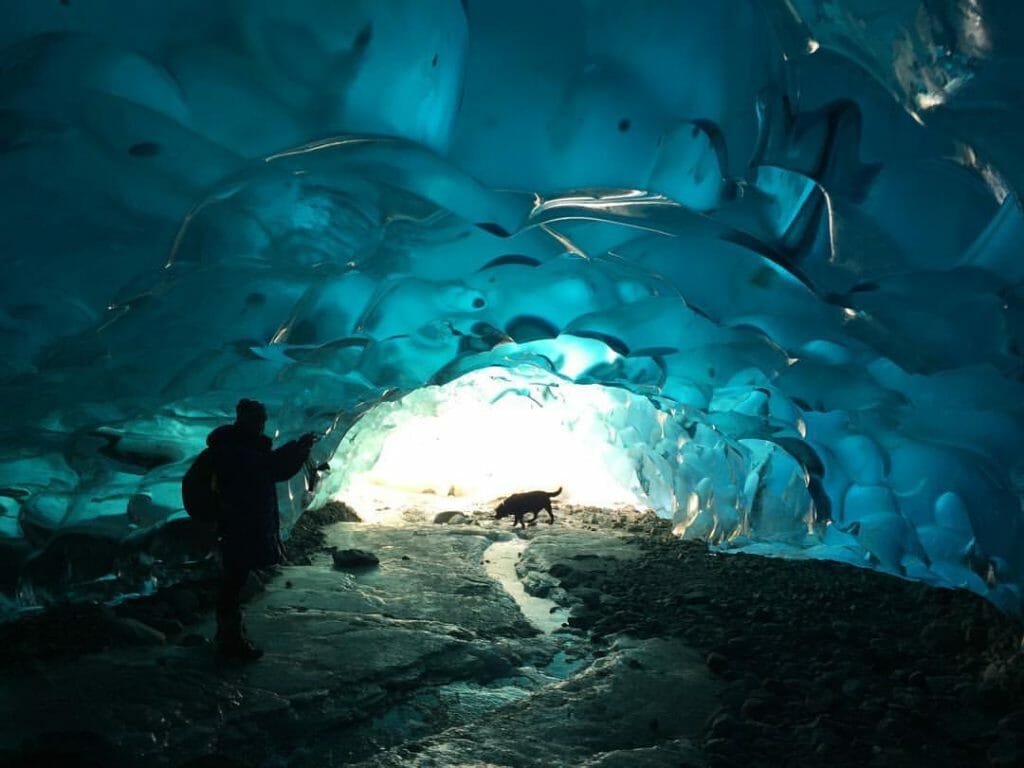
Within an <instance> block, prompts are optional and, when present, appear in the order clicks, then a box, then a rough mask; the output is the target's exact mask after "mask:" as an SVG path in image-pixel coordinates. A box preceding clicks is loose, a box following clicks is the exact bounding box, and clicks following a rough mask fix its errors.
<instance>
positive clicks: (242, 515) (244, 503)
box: [206, 424, 309, 568]
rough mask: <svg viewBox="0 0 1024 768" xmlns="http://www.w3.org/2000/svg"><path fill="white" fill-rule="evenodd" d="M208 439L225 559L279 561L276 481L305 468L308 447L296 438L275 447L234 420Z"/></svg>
mask: <svg viewBox="0 0 1024 768" xmlns="http://www.w3.org/2000/svg"><path fill="white" fill-rule="evenodd" d="M206 444H207V446H209V448H210V450H211V452H212V453H213V465H214V475H215V477H216V483H217V490H218V491H219V493H220V502H221V519H220V536H221V551H222V553H223V555H224V560H225V562H230V563H232V564H233V565H236V566H239V567H244V568H265V567H267V566H270V565H275V564H277V563H280V562H281V561H282V560H283V559H284V548H283V546H282V545H281V534H280V522H281V518H280V512H279V510H278V506H277V489H276V488H275V483H280V482H284V481H285V480H287V479H289V478H290V477H292V476H293V475H294V474H295V473H296V472H298V471H299V470H300V469H302V464H303V462H305V460H306V458H307V457H308V456H309V449H308V448H306V447H304V446H302V445H300V444H299V443H298V441H295V440H292V441H291V442H288V443H285V444H284V445H282V446H281V447H280V448H277V449H273V448H272V445H273V443H272V441H271V439H270V438H269V437H267V436H266V435H252V434H250V433H247V432H245V431H244V430H242V429H240V428H239V427H238V426H237V425H235V424H226V425H224V426H222V427H217V429H215V430H213V432H211V433H210V434H209V436H208V437H207V438H206Z"/></svg>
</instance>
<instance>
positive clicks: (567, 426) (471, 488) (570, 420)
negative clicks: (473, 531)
mask: <svg viewBox="0 0 1024 768" xmlns="http://www.w3.org/2000/svg"><path fill="white" fill-rule="evenodd" d="M634 397H636V396H635V395H632V394H631V393H629V392H626V391H624V390H619V389H612V388H609V387H603V386H599V385H579V384H573V383H572V382H568V381H565V380H562V379H559V378H557V377H555V376H552V375H551V374H549V373H547V372H544V371H540V370H538V369H534V368H524V369H517V370H510V369H505V368H487V369H483V370H479V371H474V372H472V373H469V374H466V375H465V376H462V377H461V378H459V379H457V380H455V381H453V382H450V383H448V384H445V385H443V386H429V387H424V388H422V389H418V390H416V391H414V392H411V393H410V394H408V395H406V396H405V397H403V398H402V399H401V400H400V401H398V402H395V403H382V404H380V405H378V406H376V407H375V408H373V409H372V410H370V411H368V412H367V413H366V414H365V415H364V416H363V417H362V418H361V419H360V420H359V421H358V422H357V423H356V424H355V425H354V426H353V428H352V429H351V430H350V431H349V433H348V435H346V437H345V440H344V441H343V442H342V444H341V445H340V446H339V449H338V451H337V452H336V453H335V456H334V458H333V459H332V461H331V464H332V470H333V472H332V474H333V475H334V476H335V478H337V479H339V480H340V486H339V487H338V488H337V489H335V490H334V491H333V493H332V496H333V497H334V498H337V499H340V500H342V501H345V502H346V503H348V504H350V505H351V506H352V507H353V508H354V509H355V510H356V511H357V512H358V513H359V514H360V516H361V517H362V518H363V519H364V520H365V521H367V522H396V521H397V519H398V518H400V517H401V515H402V513H403V512H406V511H408V510H422V511H423V512H424V513H425V514H426V515H433V514H436V513H437V512H439V511H447V510H457V511H472V510H478V509H491V508H492V507H493V504H494V503H495V502H496V501H497V500H500V499H501V498H503V497H505V496H507V495H508V494H511V493H515V492H517V491H530V490H538V489H543V490H547V491H554V490H556V489H557V488H559V487H561V488H562V493H561V494H559V496H558V497H557V498H556V499H555V502H554V503H555V505H556V517H557V505H559V504H573V505H581V506H594V507H602V508H620V507H625V506H628V507H633V508H636V509H643V508H646V507H647V506H648V505H647V503H646V501H645V496H644V494H643V491H642V490H641V489H640V486H639V482H638V481H637V477H636V471H635V468H634V462H633V461H632V460H631V459H630V457H629V453H628V447H627V446H624V445H623V444H622V442H621V440H619V439H616V438H617V432H616V430H615V429H614V428H613V427H611V426H610V424H609V422H610V421H612V420H613V418H614V415H615V413H616V411H618V412H619V413H620V414H621V412H622V411H623V410H624V409H625V408H626V407H627V406H628V404H629V403H630V401H631V399H632V398H634ZM543 519H544V520H546V519H547V518H546V515H544V517H543Z"/></svg>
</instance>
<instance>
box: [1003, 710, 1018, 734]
mask: <svg viewBox="0 0 1024 768" xmlns="http://www.w3.org/2000/svg"><path fill="white" fill-rule="evenodd" d="M999 728H1000V730H1003V731H1013V732H1014V733H1021V734H1024V710H1021V709H1018V710H1017V711H1015V712H1011V713H1010V714H1008V715H1007V716H1006V717H1004V718H1003V719H1002V720H1000V721H999Z"/></svg>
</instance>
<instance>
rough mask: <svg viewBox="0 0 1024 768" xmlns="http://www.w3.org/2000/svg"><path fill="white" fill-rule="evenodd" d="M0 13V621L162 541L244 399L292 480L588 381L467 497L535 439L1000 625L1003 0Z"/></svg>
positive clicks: (1013, 209) (1018, 313) (395, 454)
mask: <svg viewBox="0 0 1024 768" xmlns="http://www.w3.org/2000/svg"><path fill="white" fill-rule="evenodd" d="M0 11H2V12H3V18H4V19H5V24H4V26H3V29H0V179H2V184H3V192H4V194H3V198H2V205H0V226H2V229H3V232H4V242H5V247H4V249H3V253H2V255H0V259H2V260H3V266H4V276H5V279H4V280H3V281H2V284H0V344H2V347H0V351H2V354H0V393H2V394H0V397H2V403H3V406H4V416H5V417H4V423H3V437H4V440H3V441H2V446H3V447H2V448H0V610H3V611H4V612H6V611H7V610H8V609H14V608H17V607H32V606H36V605H39V604H43V603H46V602H49V601H53V600H58V599H62V598H63V597H65V596H69V595H70V596H72V597H100V598H104V599H116V598H118V597H119V596H123V595H125V594H130V593H134V592H139V591H146V590H150V589H154V588H158V587H159V586H160V584H162V583H165V582H166V581H172V580H174V579H177V578H180V577H181V575H182V574H183V573H184V572H186V571H187V570H189V569H191V568H195V567H200V566H201V561H202V554H203V547H202V542H198V541H195V540H194V539H193V538H191V537H190V535H189V533H188V529H187V526H184V525H182V520H181V517H182V514H183V513H182V511H181V510H180V503H179V500H178V496H177V483H178V480H179V479H180V477H181V475H182V474H183V472H184V469H185V467H186V466H187V465H188V462H189V460H190V458H191V457H192V456H193V455H194V454H195V453H196V452H197V451H198V450H199V448H200V447H201V445H202V441H203V438H204V436H205V434H206V433H207V431H208V430H209V429H211V428H212V427H213V426H215V425H216V424H218V423H220V422H223V421H224V420H227V419H229V418H230V417H231V411H232V407H233V404H234V402H235V401H236V400H237V399H238V398H239V397H242V396H250V397H259V398H261V399H263V400H265V401H266V402H267V403H268V404H269V406H270V409H271V414H272V424H271V429H272V430H274V431H275V433H276V434H277V435H278V436H279V437H280V438H281V439H286V438H288V437H291V436H294V435H296V434H298V433H300V432H302V431H304V430H307V429H316V430H320V431H322V432H324V433H325V435H326V439H325V440H324V441H322V442H321V443H320V444H319V445H318V448H317V451H318V459H319V460H321V461H326V460H329V459H330V460H332V462H333V465H334V469H332V472H331V474H330V475H328V476H327V477H328V478H331V479H330V480H329V481H328V480H326V479H325V485H324V486H323V487H322V489H321V497H320V498H323V494H325V493H327V490H329V491H330V492H331V493H338V492H340V491H341V487H340V485H338V484H339V483H340V482H341V481H342V480H343V479H346V478H347V479H351V478H352V477H354V475H353V473H354V472H355V471H356V470H358V471H359V472H363V474H364V476H365V477H366V479H370V480H372V479H373V478H372V472H371V470H374V468H375V467H376V468H377V469H379V470H381V471H383V470H384V469H386V468H387V467H388V465H389V463H390V465H392V466H399V467H402V468H404V471H406V473H407V475H406V477H405V479H404V480H403V481H402V482H404V483H405V484H406V485H408V484H409V483H412V484H413V485H417V486H419V490H424V488H429V489H430V490H432V491H433V494H434V495H435V496H437V495H438V494H439V492H441V493H443V494H447V490H446V489H445V488H444V487H442V486H443V485H444V484H445V483H447V484H448V485H447V487H448V488H449V489H450V488H451V487H452V486H453V485H456V486H457V485H459V484H462V485H464V486H465V487H466V488H474V489H475V490H474V491H473V493H472V494H468V495H464V496H463V498H470V497H471V496H472V497H474V498H478V497H480V498H482V497H483V496H485V495H486V493H484V491H483V489H482V488H480V487H476V486H477V485H479V486H482V485H483V484H484V483H483V478H482V474H483V471H482V470H481V471H472V472H465V471H463V472H462V474H461V475H460V476H459V477H456V476H455V475H456V474H457V473H456V472H455V470H456V469H457V468H459V467H462V468H463V469H465V468H466V467H467V466H468V465H469V462H468V459H467V456H469V455H471V456H473V457H480V456H486V455H487V452H488V451H493V450H496V446H498V444H499V443H500V444H501V445H505V444H512V445H521V444H522V442H523V441H524V440H528V435H527V434H526V430H525V429H520V430H519V431H518V432H516V426H517V425H519V426H521V427H525V426H526V423H527V422H526V421H525V420H524V421H522V423H521V424H520V422H519V421H517V420H516V419H515V418H511V417H510V418H509V420H508V421H506V422H504V423H502V425H501V427H500V430H501V432H502V433H503V434H505V435H509V434H512V433H515V434H514V437H509V438H508V439H507V440H505V441H498V440H496V439H495V436H494V434H487V433H484V432H481V433H479V434H476V433H472V432H471V431H464V432H461V433H458V436H457V437H456V436H454V435H448V438H449V439H448V442H447V443H445V442H443V441H442V442H441V443H436V442H434V441H433V436H430V439H428V436H427V435H426V433H425V432H424V431H421V432H420V433H417V432H416V431H415V428H414V430H413V431H411V432H406V433H404V438H403V439H404V442H401V441H396V442H394V443H393V444H387V445H386V444H385V442H386V441H385V438H387V436H388V434H389V433H390V431H391V427H392V425H390V424H384V423H383V422H380V420H381V419H382V418H383V416H382V414H391V415H392V416H393V417H394V418H395V419H399V420H400V421H402V423H403V424H404V423H405V421H408V420H407V419H404V417H402V418H400V417H399V416H398V415H396V414H401V413H406V411H405V410H403V409H404V408H406V407H407V406H409V405H410V404H417V405H415V408H416V409H419V411H416V412H420V411H424V409H426V410H428V411H429V410H430V409H438V408H441V409H452V408H453V409H455V410H456V411H457V412H460V413H461V414H462V416H466V415H468V414H469V413H472V412H474V410H473V409H476V408H480V407H482V406H481V405H480V403H483V402H485V401H486V397H485V395H486V393H487V392H488V391H489V390H488V387H490V386H492V385H493V382H494V381H495V378H494V372H495V371H500V370H504V371H506V373H504V374H500V375H499V377H498V380H500V378H501V376H504V377H506V378H514V377H517V376H520V375H525V376H526V377H527V378H528V379H529V378H530V377H532V381H533V382H534V383H533V384H524V383H522V382H521V381H520V382H518V383H512V384H510V386H511V387H512V389H514V390H515V394H514V395H513V396H510V397H511V399H510V400H509V403H513V402H516V401H520V400H522V401H523V402H526V401H525V400H523V399H524V398H529V397H532V396H533V389H534V388H535V387H537V386H540V387H541V389H543V387H545V386H546V387H549V388H554V389H556V390H557V388H556V387H555V385H554V384H551V382H557V383H558V385H557V386H558V387H561V388H563V389H564V390H565V391H569V389H570V385H574V386H579V387H583V388H584V390H586V389H587V388H589V389H590V390H591V391H589V392H587V394H586V395H585V396H582V399H579V400H574V401H573V402H574V403H575V404H572V403H570V402H569V399H568V398H563V399H559V398H558V397H556V398H555V399H554V400H552V401H550V402H548V403H547V404H546V405H545V407H544V408H542V409H539V410H543V411H544V412H545V413H550V414H551V416H552V423H558V424H563V425H564V426H565V428H566V429H565V430H564V431H563V432H562V433H561V436H560V437H550V436H549V437H548V438H546V445H547V446H548V447H550V446H552V445H557V444H558V442H557V441H558V440H562V439H564V440H565V441H566V442H565V444H564V445H565V446H568V445H570V444H571V443H572V441H573V440H582V441H583V442H585V443H586V449H585V451H582V452H577V451H575V450H570V449H569V448H568V447H565V448H563V449H562V451H561V452H562V454H563V455H564V457H565V461H564V462H563V461H562V458H563V457H562V456H560V457H558V460H557V461H556V460H555V459H547V460H545V461H544V462H543V466H541V465H539V464H534V465H532V466H530V465H526V466H524V465H522V464H515V465H512V464H511V459H510V458H508V457H507V456H504V457H502V463H503V465H504V466H507V467H508V468H509V470H510V474H509V475H508V476H507V477H506V478H505V479H504V480H503V481H502V482H503V483H504V484H505V485H504V486H503V487H501V488H498V489H496V490H494V491H493V492H494V494H500V493H503V492H506V490H518V489H519V488H518V487H516V488H512V486H513V485H515V486H522V487H530V488H532V487H538V486H543V485H545V484H547V483H549V481H552V482H554V483H556V484H557V483H559V482H561V478H560V473H561V472H562V471H563V467H562V466H561V465H562V464H563V463H564V464H571V463H572V461H570V460H569V458H568V455H569V454H570V453H572V454H573V455H574V456H575V461H576V463H577V466H578V465H579V464H580V463H583V464H587V463H589V465H590V466H591V467H592V482H591V483H590V487H589V489H588V488H586V487H585V485H586V484H583V483H581V482H575V483H574V484H573V488H572V492H573V494H574V495H576V496H577V498H580V499H581V500H582V499H583V496H582V495H580V494H584V493H585V492H590V493H591V494H592V497H593V498H590V499H587V502H588V503H589V502H605V503H608V504H614V503H620V502H621V503H633V504H636V505H640V506H647V507H650V508H652V509H654V510H656V511H657V512H658V513H659V514H660V515H663V516H665V517H667V518H671V519H672V520H673V522H674V525H675V527H676V529H677V531H678V532H679V534H680V535H683V536H688V537H704V538H708V539H710V540H712V541H713V542H716V543H718V544H721V545H722V546H725V547H732V548H745V549H747V550H749V551H756V552H763V553H767V554H776V555H779V554H781V555H787V556H798V555H799V556H813V557H825V558H832V559H839V560H844V561H849V562H852V563H856V564H859V565H864V566H871V567H877V568H881V569H884V570H886V571H889V572H892V573H896V574H901V575H905V576H908V577H911V578H916V579H922V580H926V581H930V582H934V583H939V584H946V585H952V586H960V587H966V588H969V589H972V590H974V591H977V592H979V593H981V594H984V595H986V596H988V597H989V598H990V599H992V600H993V601H995V602H996V603H997V604H998V605H1000V606H1002V607H1003V608H1005V609H1007V610H1009V611H1013V612H1018V613H1019V612H1020V611H1021V595H1020V588H1021V583H1022V581H1024V570H1022V569H1024V525H1022V506H1021V497H1022V487H1024V464H1022V458H1021V456H1022V452H1021V450H1020V449H1021V446H1022V445H1024V440H1022V426H1024V422H1022V410H1021V409H1022V406H1021V403H1022V402H1024V397H1022V395H1024V392H1022V386H1021V381H1022V374H1024V365H1022V358H1021V356H1022V349H1024V346H1022V337H1024V293H1022V283H1021V280H1022V277H1024V267H1022V261H1021V258H1020V254H1021V250H1022V247H1024V209H1022V205H1021V197H1020V196H1021V189H1022V186H1024V162H1022V160H1021V154H1020V151H1019V148H1020V146H1021V143H1022V141H1024V129H1022V128H1021V126H1022V125H1024V93H1022V91H1021V86H1020V83H1021V82H1024V78H1022V75H1024V12H1022V11H1021V9H1020V8H1019V7H1018V4H1017V3H1015V2H1013V1H1012V0H986V2H959V3H952V2H948V3H939V2H935V3H921V2H918V1H917V0H900V2H886V3H878V2H869V0H758V1H756V2H755V0H736V1H735V2H732V3H706V2H697V1H696V0H676V1H675V2H663V1H661V0H659V1H658V2H654V1H653V0H651V1H650V2H638V3H632V4H629V5H623V4H621V3H613V2H604V1H603V0H597V1H596V2H591V1H585V0H567V1H566V2H560V3H557V4H551V3H542V2H540V0H530V1H529V2H503V1H501V2H491V1H490V0H487V1H485V0H468V1H467V2H456V1H455V0H431V1H430V2H425V3H424V2H415V1H414V0H387V1H386V2H370V1H369V0H367V1H365V2H347V3H336V2H328V0H300V1H298V2H293V3H288V4H286V5H282V4H280V3H273V2H267V1H266V0H238V1H237V2H233V3H219V4H218V3H213V4H211V3H200V2H198V1H195V0H187V1H184V2H175V3H165V4H162V5H159V6H157V5H154V4H136V5H130V6H129V5H126V4H124V3H115V2H112V0H103V1H102V2H92V3H81V2H71V3H66V4H65V3H35V2H32V3H28V2H20V1H19V0H0ZM524 372H525V373H524ZM539 381H546V382H547V383H545V384H543V385H538V384H537V383H536V382H539ZM591 385H594V386H591ZM446 386H449V387H454V388H455V389H457V390H458V389H461V390H463V394H464V395H465V396H466V399H467V402H469V403H470V404H469V405H464V406H454V405H451V402H452V401H447V400H445V399H444V398H443V397H438V396H437V393H438V392H440V391H441V390H444V391H445V392H448V391H449V390H446V389H444V388H445V387H446ZM473 389H479V392H478V393H477V395H474V396H471V395H470V390H473ZM474 397H476V399H475V400H474ZM588 397H589V398H591V399H590V400H588V399H587V398H588ZM444 403H448V404H447V405H444ZM381 409H383V410H381ZM494 410H495V411H496V413H495V414H492V416H493V417H494V418H499V414H500V413H504V411H503V409H502V408H495V409H494ZM414 411H415V409H414ZM524 412H525V411H524ZM508 413H511V411H509V412H508ZM407 426H408V425H407ZM419 428H420V429H421V430H422V429H425V428H424V427H423V425H422V424H421V425H420V427H419ZM396 435H397V432H396ZM359 436H362V437H364V438H366V440H363V439H362V438H361V439H360V441H358V442H357V440H356V438H357V437H359ZM366 436H369V437H368V438H367V437H366ZM410 436H412V437H411V438H410ZM375 441H376V442H375ZM353 446H354V447H353ZM417 446H419V452H417ZM442 448H443V449H442ZM353 451H356V453H353ZM460 451H461V452H462V453H459V452H460ZM518 453H519V454H521V455H526V456H528V455H529V452H526V451H522V450H520V451H518ZM332 456H333V457H334V458H333V459H332ZM428 458H429V460H430V462H427V459H428ZM427 466H433V467H435V469H434V470H432V471H431V472H429V473H426V474H423V473H422V472H421V475H420V476H416V475H415V472H417V471H421V470H424V469H425V468H426V467H427ZM545 471H547V474H545ZM445 472H448V473H449V474H450V477H449V476H445ZM427 474H429V477H428V476H427ZM513 475H518V477H515V478H513ZM377 479H378V480H379V479H380V478H377ZM346 481H347V480H346ZM425 482H427V483H428V484H427V485H426V486H424V483H425ZM332 483H333V485H332ZM431 484H433V485H436V486H437V487H436V488H435V487H433V485H431ZM324 489H327V490H324ZM615 494H620V497H616V496H615ZM445 498H447V496H445ZM453 498H459V496H458V494H457V495H456V496H455V497H453ZM313 500H314V496H313V495H311V494H310V493H309V492H308V491H307V490H306V489H305V488H304V486H303V480H302V479H301V478H297V479H296V480H295V481H294V482H293V483H291V485H290V486H289V487H288V488H287V489H283V490H282V502H283V507H284V510H285V521H286V527H287V526H290V524H291V523H292V522H293V521H294V519H295V518H296V516H297V515H298V514H299V512H300V511H301V509H302V508H303V507H304V506H305V505H307V504H308V503H310V502H311V501H313ZM360 511H361V512H364V513H365V514H367V516H368V517H373V515H374V514H375V513H376V512H379V511H380V510H377V509H366V510H360Z"/></svg>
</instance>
